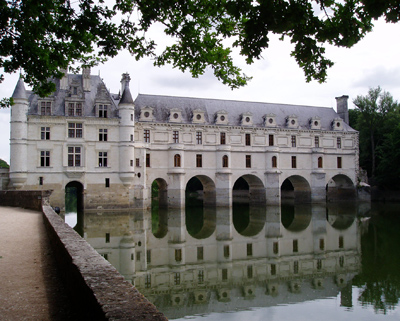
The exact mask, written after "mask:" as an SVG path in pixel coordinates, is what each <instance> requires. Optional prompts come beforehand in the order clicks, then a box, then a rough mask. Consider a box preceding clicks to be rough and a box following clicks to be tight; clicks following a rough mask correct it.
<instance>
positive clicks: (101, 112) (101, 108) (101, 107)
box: [99, 105, 107, 118]
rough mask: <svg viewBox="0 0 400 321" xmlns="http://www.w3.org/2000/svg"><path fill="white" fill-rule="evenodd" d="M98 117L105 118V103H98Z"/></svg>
mask: <svg viewBox="0 0 400 321" xmlns="http://www.w3.org/2000/svg"><path fill="white" fill-rule="evenodd" d="M99 117H100V118H107V105H99Z"/></svg>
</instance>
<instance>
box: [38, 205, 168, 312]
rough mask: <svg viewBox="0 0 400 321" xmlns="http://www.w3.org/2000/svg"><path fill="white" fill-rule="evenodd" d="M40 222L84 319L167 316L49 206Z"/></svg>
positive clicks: (44, 210) (44, 209) (45, 208)
mask: <svg viewBox="0 0 400 321" xmlns="http://www.w3.org/2000/svg"><path fill="white" fill-rule="evenodd" d="M43 213H44V222H45V226H46V228H47V231H48V235H49V238H50V241H51V244H52V246H53V248H54V253H55V255H56V260H57V265H58V267H59V271H60V273H61V277H62V279H63V280H64V281H65V285H66V287H67V289H68V291H69V294H70V296H71V299H72V300H73V301H74V304H76V306H77V307H78V308H79V310H80V311H82V312H81V313H82V319H84V320H167V318H166V317H165V316H164V315H163V314H162V313H161V312H159V311H158V310H157V309H156V307H155V306H154V305H153V304H152V303H150V302H149V301H148V300H147V299H146V298H145V297H144V296H143V295H142V294H141V293H140V292H139V291H138V290H137V289H136V288H135V287H134V286H132V285H131V284H130V283H129V282H128V281H126V280H125V279H124V278H123V277H122V276H121V275H120V274H119V273H118V271H117V270H116V269H115V268H114V267H113V266H112V265H111V264H110V263H109V262H108V261H106V260H105V259H104V258H103V257H102V256H101V255H99V254H98V253H97V252H96V251H95V250H94V249H93V248H92V247H91V246H90V245H89V244H88V243H87V242H86V241H85V240H84V239H83V238H81V237H80V236H79V235H78V234H77V233H76V232H75V231H74V230H73V229H72V228H70V227H69V226H68V225H67V224H65V223H64V221H63V220H62V219H61V218H60V217H59V216H58V215H57V214H56V213H55V212H54V211H53V210H52V208H51V207H49V206H44V207H43Z"/></svg>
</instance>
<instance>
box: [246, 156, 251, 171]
mask: <svg viewBox="0 0 400 321" xmlns="http://www.w3.org/2000/svg"><path fill="white" fill-rule="evenodd" d="M246 168H251V155H246Z"/></svg>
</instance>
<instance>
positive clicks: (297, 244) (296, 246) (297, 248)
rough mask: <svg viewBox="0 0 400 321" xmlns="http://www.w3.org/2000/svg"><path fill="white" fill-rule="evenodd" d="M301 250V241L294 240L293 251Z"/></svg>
mask: <svg viewBox="0 0 400 321" xmlns="http://www.w3.org/2000/svg"><path fill="white" fill-rule="evenodd" d="M298 251H299V241H298V240H293V253H297V252H298Z"/></svg>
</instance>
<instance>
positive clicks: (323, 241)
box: [319, 239, 325, 251]
mask: <svg viewBox="0 0 400 321" xmlns="http://www.w3.org/2000/svg"><path fill="white" fill-rule="evenodd" d="M319 249H320V250H321V251H323V250H325V240H324V239H319Z"/></svg>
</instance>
